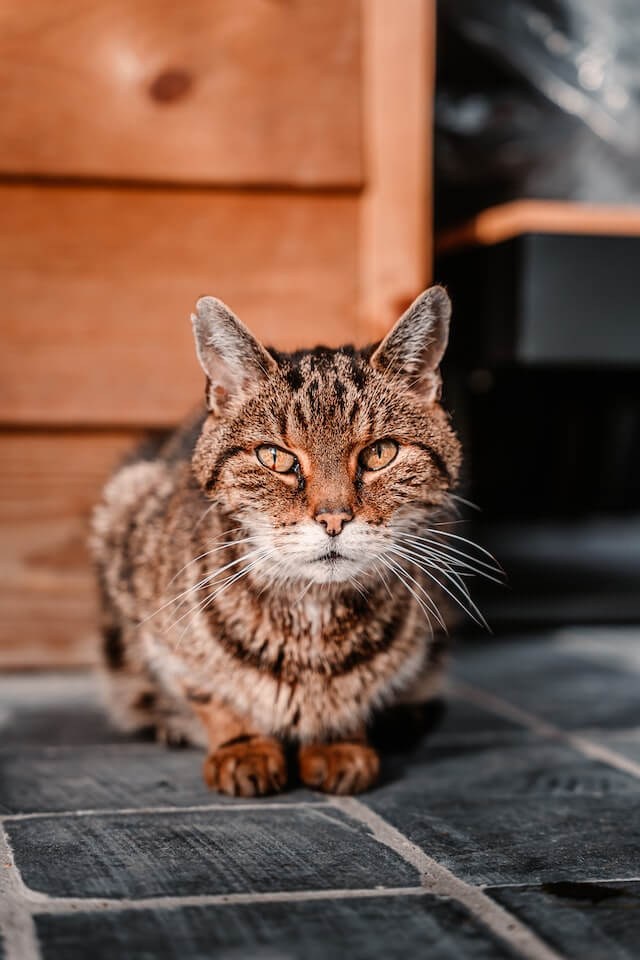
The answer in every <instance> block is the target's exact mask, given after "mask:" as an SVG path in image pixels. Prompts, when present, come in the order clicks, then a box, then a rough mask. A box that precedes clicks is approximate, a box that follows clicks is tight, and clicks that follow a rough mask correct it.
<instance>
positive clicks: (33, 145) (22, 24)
mask: <svg viewBox="0 0 640 960" xmlns="http://www.w3.org/2000/svg"><path fill="white" fill-rule="evenodd" d="M359 19H360V13H359V3H358V0H323V2H322V3H309V2H308V0H288V2H287V3H274V2H271V0H242V3H237V2H235V0H182V2H180V3H175V2H173V0H58V2H56V3H55V4H51V3H50V2H48V0H32V2H30V3H28V4H24V3H19V2H18V0H12V2H9V3H5V4H3V5H2V9H1V10H0V88H1V89H2V92H3V108H2V111H1V112H0V143H1V144H2V150H1V152H0V169H1V170H2V171H4V172H10V173H18V174H20V175H23V174H25V173H26V174H46V175H58V176H60V175H62V176H85V177H86V176H88V177H101V178H102V177H106V178H110V179H114V178H115V179H129V178H134V179H145V180H146V179H160V180H165V181H192V182H194V181H195V182H201V183H225V184H229V183H231V184H254V183H270V184H298V185H319V184H325V185H336V184H351V185H354V184H358V183H359V182H360V180H361V157H360V54H359V45H360V37H359V29H360V28H359Z"/></svg>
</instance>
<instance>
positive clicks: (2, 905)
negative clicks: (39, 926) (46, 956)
mask: <svg viewBox="0 0 640 960" xmlns="http://www.w3.org/2000/svg"><path fill="white" fill-rule="evenodd" d="M23 891H24V885H23V883H22V877H21V875H20V872H19V870H18V865H17V863H16V862H15V858H14V856H13V851H12V850H11V846H10V845H9V840H8V838H7V836H6V834H5V832H4V830H3V829H2V826H1V825H0V933H2V938H3V946H4V957H5V960H40V956H41V954H40V947H39V945H38V937H37V934H36V928H35V923H34V921H33V916H32V914H31V908H30V906H29V903H28V901H27V899H26V897H25V896H24V892H23Z"/></svg>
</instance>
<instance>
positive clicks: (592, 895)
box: [486, 881, 640, 960]
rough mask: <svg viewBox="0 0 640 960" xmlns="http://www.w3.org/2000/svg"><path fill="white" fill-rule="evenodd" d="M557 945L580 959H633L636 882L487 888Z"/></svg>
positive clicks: (639, 890) (637, 947) (637, 926)
mask: <svg viewBox="0 0 640 960" xmlns="http://www.w3.org/2000/svg"><path fill="white" fill-rule="evenodd" d="M486 893H488V894H489V896H491V897H492V898H493V899H494V900H496V901H497V902H498V903H500V904H501V905H502V906H503V907H506V908H507V909H508V910H509V911H510V912H511V913H513V914H515V916H517V917H518V919H520V920H522V921H523V922H524V923H526V924H527V926H529V927H530V928H532V929H533V930H535V931H536V933H538V935H539V936H540V937H542V938H543V939H544V940H546V942H547V943H550V944H551V945H552V946H554V947H555V948H556V949H557V950H559V951H561V952H562V953H564V954H565V955H567V956H570V957H581V958H585V960H637V958H638V955H639V954H640V883H638V882H633V881H625V882H622V883H616V882H613V881H602V882H600V883H567V882H560V883H548V884H544V885H543V886H541V887H535V886H526V887H515V888H513V887H512V888H509V887H505V888H503V889H489V890H487V891H486Z"/></svg>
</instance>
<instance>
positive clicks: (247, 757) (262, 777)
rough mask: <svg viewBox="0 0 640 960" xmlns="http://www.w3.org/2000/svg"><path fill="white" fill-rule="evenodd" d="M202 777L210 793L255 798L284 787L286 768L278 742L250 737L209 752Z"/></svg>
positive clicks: (268, 738)
mask: <svg viewBox="0 0 640 960" xmlns="http://www.w3.org/2000/svg"><path fill="white" fill-rule="evenodd" d="M203 775H204V780H205V783H206V784H207V785H208V786H209V787H211V789H212V790H218V791H219V792H220V793H227V794H229V795H230V796H234V797H258V796H264V795H265V794H268V793H277V792H278V791H279V790H282V789H283V788H284V787H285V785H286V782H287V765H286V760H285V756H284V751H283V749H282V746H281V745H280V743H279V742H278V741H277V740H275V739H273V738H271V737H250V738H249V739H248V740H247V741H246V742H242V743H234V744H230V745H229V746H226V747H221V748H220V749H218V750H215V751H214V752H213V753H210V754H209V756H208V757H207V758H206V759H205V762H204V768H203Z"/></svg>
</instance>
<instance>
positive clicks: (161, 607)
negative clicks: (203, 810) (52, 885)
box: [92, 287, 482, 797]
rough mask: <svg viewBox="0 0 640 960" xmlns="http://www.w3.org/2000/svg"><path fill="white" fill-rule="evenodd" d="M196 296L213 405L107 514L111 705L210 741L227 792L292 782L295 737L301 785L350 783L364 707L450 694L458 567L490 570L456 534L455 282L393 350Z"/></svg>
mask: <svg viewBox="0 0 640 960" xmlns="http://www.w3.org/2000/svg"><path fill="white" fill-rule="evenodd" d="M196 311H197V312H196V314H194V315H192V322H193V330H194V335H195V341H196V349H197V355H198V358H199V361H200V364H201V366H202V368H203V370H204V373H205V375H206V392H205V399H206V406H205V408H203V409H202V410H201V411H198V413H197V415H195V416H194V417H192V418H191V420H190V421H189V422H188V423H187V424H185V425H184V426H183V427H182V428H180V429H179V430H178V431H177V432H176V434H175V435H174V436H173V437H172V438H171V439H170V440H169V441H168V442H167V443H165V444H164V445H163V446H161V447H160V448H159V449H157V450H154V451H151V452H149V451H146V452H145V453H144V454H142V455H140V456H139V457H138V458H137V459H134V461H133V462H130V463H128V464H127V465H126V466H124V467H123V468H121V469H120V471H119V472H117V473H116V474H115V476H114V477H113V478H112V479H111V480H110V481H109V482H108V484H107V486H106V487H105V490H104V495H103V499H102V502H101V503H100V505H99V506H98V507H97V508H96V509H95V512H94V516H93V522H92V549H93V553H94V557H95V561H96V566H97V571H98V581H99V587H100V592H101V596H102V601H103V603H102V609H103V631H104V649H105V657H106V664H107V666H108V676H109V685H110V700H111V704H112V710H113V713H114V716H115V718H116V721H117V722H118V724H119V725H120V726H121V727H122V728H123V729H126V730H133V729H138V728H143V727H153V728H154V729H155V730H156V732H157V734H158V736H160V737H161V738H163V739H165V740H166V741H168V742H172V741H180V740H186V741H189V742H192V743H195V744H200V745H202V746H204V747H205V748H206V749H207V755H206V759H205V762H204V779H205V781H206V783H207V784H208V785H209V786H210V787H211V788H213V789H215V790H218V791H222V792H224V793H227V794H233V795H240V796H244V797H249V796H257V795H262V794H267V793H271V792H276V791H280V790H282V789H283V788H284V787H285V784H286V782H287V776H288V770H287V755H288V754H291V753H292V750H291V749H289V748H290V747H294V748H295V750H296V756H297V764H298V770H299V776H300V779H301V781H302V782H303V783H304V784H306V785H308V786H310V787H312V788H314V789H320V790H324V791H327V792H335V793H342V794H345V793H357V792H359V791H362V790H365V789H367V788H368V787H370V786H371V785H372V784H374V783H375V781H376V779H377V777H378V774H379V766H380V764H379V757H378V754H377V752H376V750H375V749H374V748H373V746H371V744H370V743H369V742H368V740H367V724H368V722H369V721H370V720H371V717H372V715H373V714H374V713H375V712H376V711H379V710H380V709H382V708H384V707H387V706H390V705H393V704H397V703H400V702H402V703H418V702H423V701H426V700H427V699H429V698H430V697H431V696H433V695H435V694H436V693H437V692H438V689H439V686H440V682H441V679H442V675H443V667H444V654H443V651H444V647H445V644H444V643H443V636H444V634H443V628H444V627H445V625H446V624H445V621H444V619H443V616H444V613H443V609H444V608H443V604H442V601H443V598H446V595H447V594H448V595H449V596H450V597H454V598H456V599H459V600H460V597H458V596H457V594H458V591H460V593H461V596H464V598H466V599H465V602H466V600H468V601H469V605H470V599H469V598H468V594H467V593H466V588H465V587H464V581H463V579H462V577H461V576H460V574H461V572H462V571H465V570H466V568H469V569H476V566H474V564H477V563H480V566H481V565H482V564H481V561H474V560H473V557H472V556H471V555H469V554H466V553H465V552H464V551H463V550H461V549H460V547H461V544H460V543H459V542H458V541H452V540H451V539H450V538H451V537H452V536H453V534H446V533H445V530H447V529H448V528H447V527H446V525H445V524H444V521H446V520H447V519H448V518H450V510H451V507H452V495H451V491H452V489H453V488H454V487H455V485H456V482H457V479H458V475H459V471H460V465H461V449H460V443H459V441H458V438H457V436H456V434H455V432H454V430H453V428H452V426H451V424H450V421H449V417H448V415H447V414H446V413H445V411H444V409H443V408H442V406H441V404H440V392H441V377H440V372H439V367H440V362H441V360H442V357H443V354H444V352H445V349H446V346H447V341H448V332H449V318H450V313H451V304H450V301H449V297H448V295H447V293H446V292H445V290H444V289H442V288H441V287H431V288H430V289H429V290H427V291H425V292H424V293H422V294H421V295H420V296H419V297H418V298H417V299H416V300H415V301H414V302H413V303H412V305H411V306H410V307H409V308H408V309H407V311H406V312H405V313H404V314H403V315H402V316H401V317H400V319H399V320H398V321H397V323H396V324H395V326H394V327H393V328H392V329H391V331H390V332H389V333H388V334H387V336H386V337H385V338H384V339H383V340H382V342H381V343H379V344H378V345H374V346H370V347H367V348H364V349H360V350H357V349H354V348H353V347H342V348H339V349H336V350H333V349H328V348H325V347H317V348H316V349H313V350H300V351H298V352H296V353H290V354H288V353H280V352H278V351H276V350H274V349H267V348H265V347H263V346H262V345H261V344H260V343H259V342H258V340H257V339H256V338H255V337H254V336H253V335H252V334H251V333H250V331H249V330H248V329H247V328H246V327H245V326H244V324H243V323H242V322H241V321H240V320H239V319H238V318H237V317H236V316H235V315H234V314H233V313H232V311H231V310H230V309H229V308H228V307H227V306H225V304H223V303H222V302H221V301H220V300H217V299H215V298H213V297H202V298H201V299H200V300H198V302H197V307H196ZM461 558H465V559H461ZM461 602H462V601H461Z"/></svg>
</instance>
